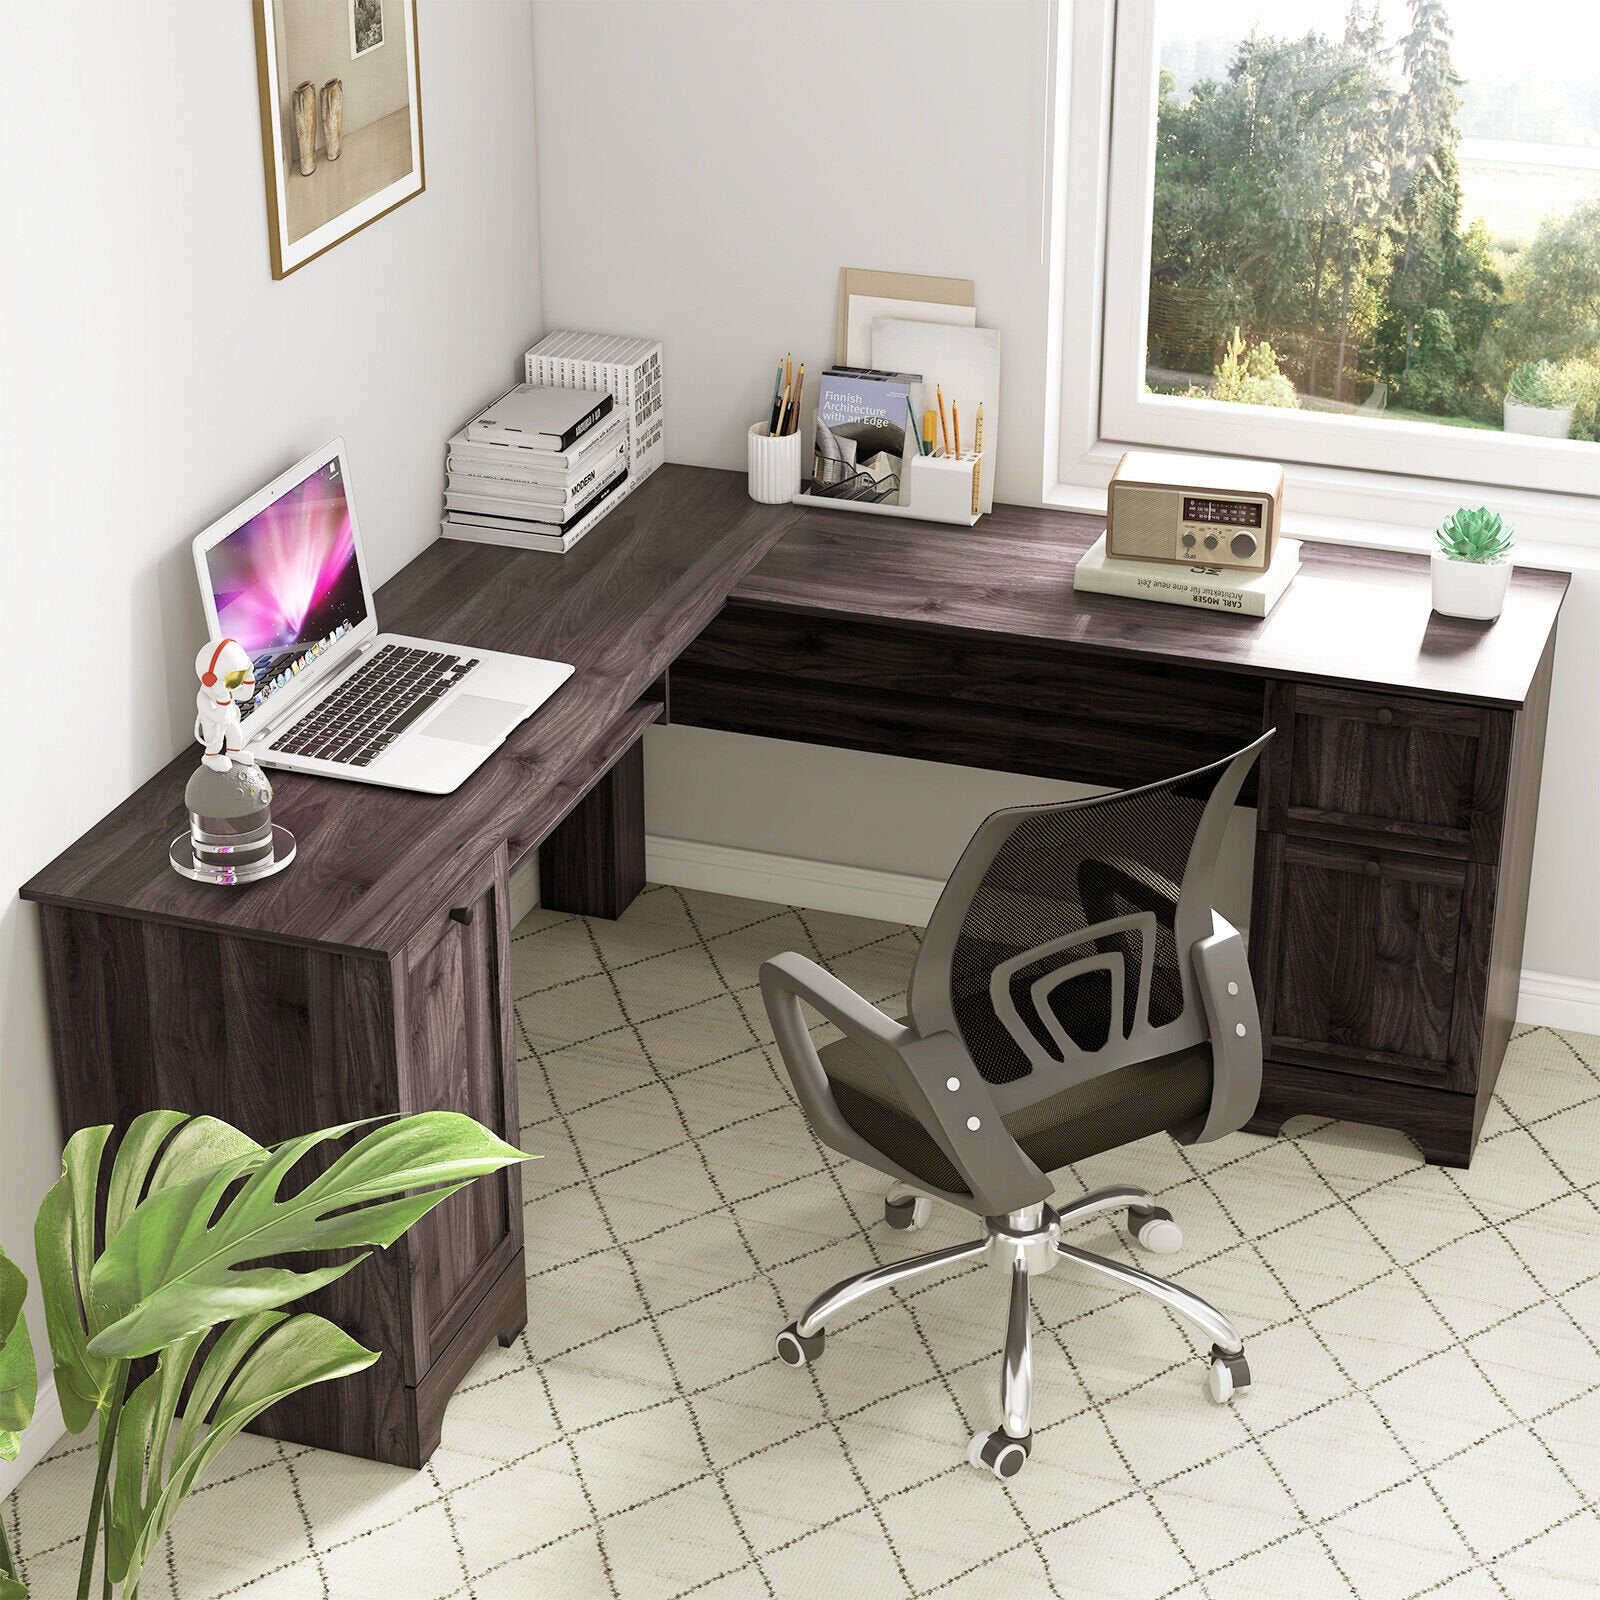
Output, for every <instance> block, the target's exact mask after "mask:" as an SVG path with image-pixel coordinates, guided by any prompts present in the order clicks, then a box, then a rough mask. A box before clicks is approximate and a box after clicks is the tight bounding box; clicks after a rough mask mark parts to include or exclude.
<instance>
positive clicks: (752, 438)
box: [747, 422, 800, 506]
mask: <svg viewBox="0 0 1600 1600" xmlns="http://www.w3.org/2000/svg"><path fill="white" fill-rule="evenodd" d="M747 449H748V456H749V465H750V498H751V499H752V500H759V501H760V502H761V503H762V504H763V505H768V506H777V505H784V504H786V503H787V502H788V501H790V500H793V499H794V497H795V496H796V495H797V494H799V493H800V430H799V429H798V428H796V429H795V431H794V432H793V433H783V434H779V435H778V436H777V437H776V438H774V437H773V435H772V434H770V433H768V432H767V424H766V423H765V422H757V423H753V424H752V425H751V428H750V434H749V445H748V447H747Z"/></svg>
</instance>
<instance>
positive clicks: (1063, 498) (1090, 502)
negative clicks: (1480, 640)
mask: <svg viewBox="0 0 1600 1600" xmlns="http://www.w3.org/2000/svg"><path fill="white" fill-rule="evenodd" d="M1121 456H1122V446H1120V445H1115V444H1108V443H1105V442H1103V441H1102V442H1101V443H1100V444H1097V445H1096V446H1095V447H1094V448H1093V449H1092V450H1090V451H1089V452H1087V453H1086V454H1085V455H1084V456H1083V458H1082V459H1081V460H1080V461H1079V462H1078V463H1077V465H1076V468H1075V469H1074V473H1073V476H1074V479H1075V481H1073V482H1068V483H1058V484H1056V485H1055V486H1054V487H1053V488H1049V489H1047V490H1046V491H1045V494H1044V503H1045V504H1046V505H1049V506H1058V507H1060V508H1061V509H1062V510H1070V511H1087V512H1090V513H1092V514H1094V515H1095V516H1102V517H1103V516H1104V515H1105V511H1106V485H1107V483H1109V482H1110V478H1111V472H1112V469H1113V468H1114V467H1115V466H1116V464H1117V462H1118V460H1119V459H1120V458H1121ZM1284 498H1285V502H1286V504H1285V510H1284V518H1283V521H1284V532H1285V533H1286V534H1287V535H1288V536H1290V537H1291V538H1295V539H1308V540H1310V541H1312V542H1313V543H1322V544H1347V545H1358V546H1365V547H1367V548H1370V549H1378V550H1401V551H1410V552H1415V553H1423V554H1425V553H1426V552H1427V551H1428V550H1429V549H1431V548H1432V543H1433V539H1432V534H1433V530H1434V528H1436V527H1437V526H1438V525H1439V523H1441V522H1442V521H1443V520H1444V519H1445V518H1446V517H1447V516H1449V514H1450V513H1451V512H1452V511H1454V510H1455V509H1456V508H1457V507H1458V506H1461V505H1479V504H1488V505H1491V506H1493V507H1494V509H1495V510H1497V511H1499V512H1501V513H1502V514H1503V515H1504V516H1505V517H1506V518H1507V520H1508V521H1510V522H1511V523H1512V524H1513V525H1514V526H1515V527H1516V529H1517V535H1518V538H1517V549H1518V552H1519V553H1520V556H1521V558H1522V560H1523V561H1524V562H1525V563H1526V564H1527V565H1529V566H1548V567H1560V568H1563V569H1566V570H1568V571H1572V570H1600V496H1594V495H1566V494H1541V493H1539V492H1537V491H1533V490H1526V489H1495V488H1490V487H1487V486H1485V485H1483V484H1472V483H1447V482H1444V481H1443V480H1441V479H1437V478H1401V477H1392V476H1389V475H1387V474H1382V473H1362V472H1348V471H1340V470H1337V469H1334V468H1317V467H1305V466H1296V465H1293V464H1286V465H1285V467H1284Z"/></svg>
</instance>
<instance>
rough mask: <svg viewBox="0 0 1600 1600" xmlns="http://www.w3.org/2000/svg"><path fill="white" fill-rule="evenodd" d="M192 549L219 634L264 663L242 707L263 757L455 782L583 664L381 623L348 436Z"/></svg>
mask: <svg viewBox="0 0 1600 1600" xmlns="http://www.w3.org/2000/svg"><path fill="white" fill-rule="evenodd" d="M194 564H195V570H196V572H197V573H198V574H199V577H200V598H201V600H202V602H203V604H204V606H205V612H206V622H207V624H208V625H209V627H210V629H211V636H212V637H213V638H226V639H237V640H238V642H239V643H240V644H242V645H243V646H244V648H245V650H246V651H247V652H248V653H249V655H250V658H251V660H252V661H253V662H254V664H255V677H256V693H255V697H254V699H253V700H251V701H250V702H249V703H248V704H246V705H243V706H241V707H240V712H241V716H242V719H243V731H244V737H245V743H246V745H247V746H248V748H249V749H250V751H251V752H252V753H253V754H254V755H255V757H256V759H257V760H258V761H259V762H260V763H261V764H262V766H265V767H282V768H284V769H286V770H288V771H291V772H312V773H319V774H323V775H325V776H327V777H330V778H352V779H354V780H355V781H356V782H358V783H378V784H384V785H386V786H387V787H389V788H394V789H418V790H422V791H423V792H425V793H428V794H448V793H449V792H450V791H451V790H452V789H455V788H458V787H459V786H460V785H461V784H462V783H463V782H464V781H465V780H466V778H467V777H468V775H469V774H470V773H471V772H473V770H474V769H475V768H477V767H478V766H480V765H481V764H482V763H483V762H484V761H485V760H486V759H487V758H488V756H489V753H490V752H491V751H492V750H493V749H494V748H495V747H496V746H497V745H499V744H502V743H503V742H504V741H505V738H506V735H507V734H509V733H510V732H511V730H512V729H513V728H514V727H516V725H517V724H518V723H519V722H521V721H523V719H524V718H526V717H528V716H530V715H532V713H533V712H534V711H536V710H537V709H538V708H539V707H540V706H541V705H543V704H544V702H545V701H546V700H548V699H549V698H550V696H551V695H553V694H554V693H555V692H556V690H557V689H559V688H560V687H561V685H562V684H563V683H565V682H566V681H567V679H568V678H570V677H571V676H572V668H571V667H569V666H567V665H566V664H565V663H564V662H560V661H538V660H535V659H534V658H533V657H531V656H513V655H503V654H500V653H499V652H497V651H493V650H474V649H468V648H467V647H466V646H464V645H454V644H440V643H438V642H437V641H436V640H432V639H409V638H404V637H402V636H401V635H399V634H392V633H379V632H378V615H377V608H376V606H375V605H374V604H373V598H372V586H371V584H370V583H369V582H368V580H367V563H366V557H365V556H364V555H363V553H362V549H361V530H360V529H359V527H358V526H357V525H356V508H355V500H354V497H353V495H352V493H351V489H350V473H349V468H348V466H347V464H346V458H345V449H344V440H343V439H335V440H334V441H333V442H332V443H331V444H328V445H324V446H323V448H322V449H320V450H318V451H315V452H314V453H313V454H311V455H309V456H307V457H306V458H305V460H304V461H300V462H297V463H296V464H295V465H294V466H292V467H290V468H289V470H288V471H287V472H285V473H284V474H282V476H281V477H278V478H275V479H274V480H273V481H272V482H271V483H269V484H268V485H267V486H266V488H265V489H263V490H261V492H260V493H259V494H255V495H252V496H251V497H250V499H248V500H246V501H245V503H244V504H243V505H242V506H239V507H237V508H236V509H235V510H233V511H231V512H229V513H228V515H227V516H225V517H222V518H221V519H219V520H218V521H216V522H214V523H213V524H212V525H211V526H210V527H209V528H207V529H206V531H205V532H204V533H202V534H201V535H200V536H199V537H198V538H197V539H196V540H195V541H194Z"/></svg>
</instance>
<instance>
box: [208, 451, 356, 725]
mask: <svg viewBox="0 0 1600 1600" xmlns="http://www.w3.org/2000/svg"><path fill="white" fill-rule="evenodd" d="M205 562H206V573H207V578H208V580H209V582H210V585H211V594H212V598H213V600H214V601H215V602H216V608H217V623H218V625H219V626H220V628H221V630H222V637H224V638H228V639H237V640H238V641H239V643H240V644H242V645H243V646H244V648H245V649H246V650H247V651H248V652H249V654H250V657H251V660H252V661H253V662H254V663H255V673H256V694H255V698H254V700H252V701H251V702H250V703H249V704H247V705H243V706H241V707H240V708H239V710H240V715H241V717H249V716H250V714H251V713H252V712H253V711H255V710H256V708H257V707H259V706H262V705H265V704H266V702H267V701H268V700H270V699H271V698H272V696H273V695H275V694H276V693H277V692H278V691H279V690H280V689H282V688H283V687H284V686H285V685H286V684H287V683H289V682H290V680H291V679H293V678H295V677H296V676H298V674H300V673H301V672H303V671H304V670H305V669H306V668H307V667H308V666H309V665H310V664H311V663H312V662H313V661H315V660H316V658H317V657H318V656H320V655H321V654H322V653H323V651H325V650H327V649H328V648H329V647H330V646H332V645H333V644H334V643H335V642H336V641H338V640H339V639H342V638H343V637H344V636H345V635H346V634H347V633H349V632H350V631H351V629H353V628H356V627H359V626H360V625H361V623H363V622H364V621H365V620H366V616H367V605H366V597H365V594H364V593H363V591H362V585H361V567H360V563H359V562H358V561H357V560H356V542H355V530H354V528H353V527H352V526H351V522H350V505H349V502H348V501H347V500H346V499H345V492H344V468H343V464H342V462H341V460H340V458H339V457H338V456H335V457H334V458H333V460H331V461H329V462H327V463H325V464H324V465H323V466H320V467H318V468H317V469H316V471H314V472H313V473H311V474H310V475H309V476H308V477H306V478H304V479H302V480H301V481H300V482H299V483H297V484H296V485H295V486H294V487H293V488H292V489H287V490H285V491H284V493H283V494H281V495H279V496H278V498H277V499H276V500H274V501H273V502H272V504H271V505H269V506H268V507H267V508H266V509H265V510H264V511H258V512H257V513H256V514H255V516H253V517H251V519H250V520H249V521H248V522H246V523H244V524H243V525H242V526H240V527H238V528H236V529H235V530H234V531H233V532H232V533H230V534H228V535H227V536H226V537H225V538H223V539H219V540H218V541H217V543H216V544H214V545H212V546H211V548H210V549H209V550H207V551H206V553H205Z"/></svg>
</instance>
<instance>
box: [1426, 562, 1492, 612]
mask: <svg viewBox="0 0 1600 1600" xmlns="http://www.w3.org/2000/svg"><path fill="white" fill-rule="evenodd" d="M1432 562H1433V609H1434V610H1435V611H1438V612H1440V613H1442V614H1443V615H1444V616H1447V617H1470V618H1472V620H1473V621H1475V622H1493V621H1494V619H1495V618H1496V617H1498V616H1499V615H1500V608H1501V607H1502V606H1503V605H1504V604H1505V603H1506V589H1507V587H1508V586H1509V585H1510V583H1511V563H1510V562H1509V561H1452V560H1451V559H1450V558H1449V556H1447V555H1444V554H1442V553H1441V552H1440V551H1438V550H1435V551H1434V552H1433V556H1432Z"/></svg>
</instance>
